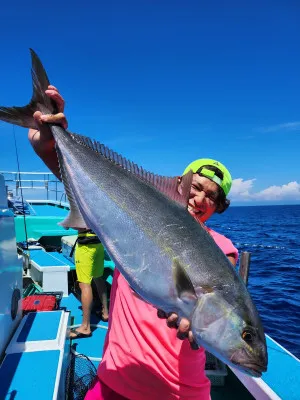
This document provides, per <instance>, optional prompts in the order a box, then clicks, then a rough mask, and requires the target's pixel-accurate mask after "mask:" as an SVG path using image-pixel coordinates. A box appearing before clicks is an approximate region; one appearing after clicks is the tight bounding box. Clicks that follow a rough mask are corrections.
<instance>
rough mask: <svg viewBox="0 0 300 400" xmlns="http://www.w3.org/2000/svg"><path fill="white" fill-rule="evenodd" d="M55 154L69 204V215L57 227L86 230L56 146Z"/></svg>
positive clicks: (61, 157)
mask: <svg viewBox="0 0 300 400" xmlns="http://www.w3.org/2000/svg"><path fill="white" fill-rule="evenodd" d="M56 153H57V158H58V162H59V168H60V175H61V180H62V182H63V184H64V187H65V191H66V195H67V197H68V200H69V204H70V212H69V214H68V215H67V217H66V218H65V219H64V220H63V221H62V222H59V225H61V226H63V227H64V228H66V229H68V228H74V229H87V228H88V226H87V225H86V223H85V221H84V219H83V217H82V215H81V213H80V210H79V208H78V205H77V203H76V200H75V198H74V195H73V191H72V188H71V186H70V185H69V182H68V177H67V174H66V171H65V168H64V160H63V156H62V154H61V152H60V150H59V148H58V147H57V146H56Z"/></svg>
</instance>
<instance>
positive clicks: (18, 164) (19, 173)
mask: <svg viewBox="0 0 300 400" xmlns="http://www.w3.org/2000/svg"><path fill="white" fill-rule="evenodd" d="M13 135H14V142H15V150H16V158H17V168H18V175H19V183H20V191H21V200H22V209H23V219H24V231H25V239H26V250H28V235H27V226H26V216H25V206H24V197H23V189H22V181H21V172H20V163H19V153H18V147H17V140H16V133H15V126H14V125H13Z"/></svg>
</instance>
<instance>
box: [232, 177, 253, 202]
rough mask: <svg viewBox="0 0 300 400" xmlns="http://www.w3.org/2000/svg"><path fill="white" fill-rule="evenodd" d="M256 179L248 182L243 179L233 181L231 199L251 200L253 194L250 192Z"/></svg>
mask: <svg viewBox="0 0 300 400" xmlns="http://www.w3.org/2000/svg"><path fill="white" fill-rule="evenodd" d="M254 181H255V179H249V180H247V181H244V180H243V179H242V178H238V179H233V181H232V187H231V190H230V198H231V199H234V200H235V199H236V198H237V199H238V200H239V199H240V198H241V199H243V200H249V199H251V194H250V191H251V189H252V187H253V182H254Z"/></svg>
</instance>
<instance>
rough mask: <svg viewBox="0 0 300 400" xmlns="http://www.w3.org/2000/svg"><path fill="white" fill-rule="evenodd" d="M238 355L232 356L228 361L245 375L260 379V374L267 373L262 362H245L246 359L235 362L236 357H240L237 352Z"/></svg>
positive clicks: (265, 365) (265, 366)
mask: <svg viewBox="0 0 300 400" xmlns="http://www.w3.org/2000/svg"><path fill="white" fill-rule="evenodd" d="M238 353H239V354H233V356H232V357H231V359H230V361H231V362H232V364H233V365H234V366H237V367H239V368H240V369H242V370H243V371H244V372H245V373H247V374H249V375H251V376H254V377H255V378H260V377H261V375H262V373H263V372H266V371H267V364H266V363H265V362H264V361H263V362H257V360H255V361H251V360H247V359H246V360H245V358H244V359H243V358H242V359H241V358H240V359H239V360H237V355H241V353H240V352H238ZM234 356H235V357H234ZM259 361H260V360H259Z"/></svg>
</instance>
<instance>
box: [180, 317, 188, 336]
mask: <svg viewBox="0 0 300 400" xmlns="http://www.w3.org/2000/svg"><path fill="white" fill-rule="evenodd" d="M190 326H191V324H190V321H189V320H188V319H186V318H182V319H181V321H180V323H179V326H178V331H179V332H180V333H182V334H186V335H187V333H188V331H189V329H190Z"/></svg>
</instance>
